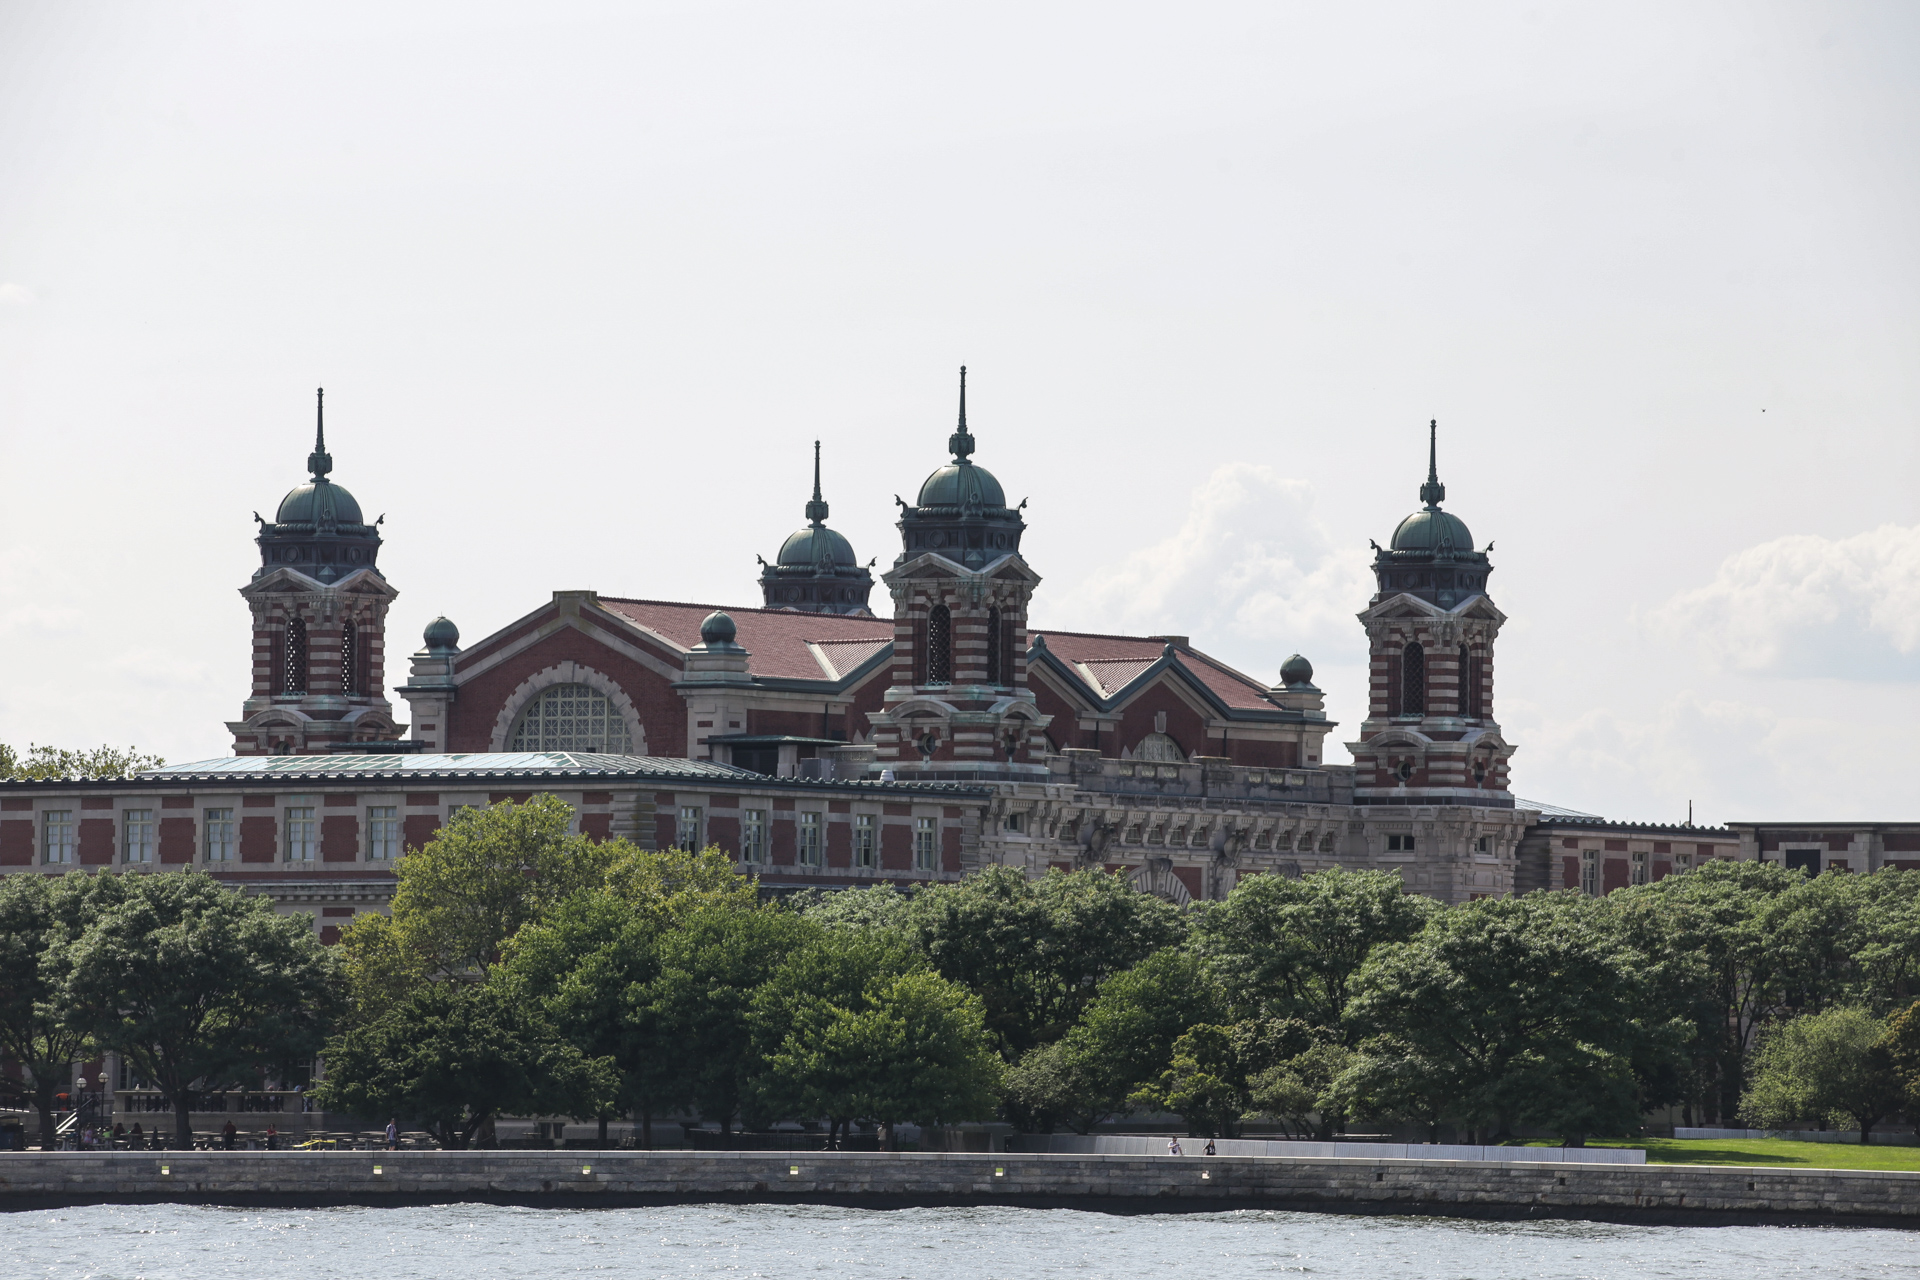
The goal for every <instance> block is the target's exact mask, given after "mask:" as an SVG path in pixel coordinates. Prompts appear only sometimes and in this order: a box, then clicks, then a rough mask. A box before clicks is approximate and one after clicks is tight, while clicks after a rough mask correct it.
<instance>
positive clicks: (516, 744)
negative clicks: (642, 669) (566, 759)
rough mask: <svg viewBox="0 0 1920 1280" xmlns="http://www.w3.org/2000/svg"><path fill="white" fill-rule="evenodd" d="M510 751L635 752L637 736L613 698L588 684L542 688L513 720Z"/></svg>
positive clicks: (605, 753) (627, 753) (508, 738)
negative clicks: (633, 733) (628, 725)
mask: <svg viewBox="0 0 1920 1280" xmlns="http://www.w3.org/2000/svg"><path fill="white" fill-rule="evenodd" d="M507 750H509V751H590V752H595V753H598V754H602V755H614V756H626V755H632V754H633V737H632V735H631V734H629V733H628V732H627V722H626V720H625V719H624V718H622V716H621V715H620V709H619V708H618V707H616V706H614V705H613V700H612V699H610V698H608V697H607V695H606V694H604V693H601V692H600V691H599V690H598V689H594V688H591V687H590V686H588V685H584V684H557V685H554V686H553V687H552V688H551V689H542V690H541V691H540V693H539V695H538V696H537V697H535V698H534V700H533V701H532V702H529V703H528V704H527V705H526V707H525V709H523V710H522V711H521V712H520V716H519V718H518V719H516V720H515V721H514V722H513V732H512V733H510V734H508V735H507Z"/></svg>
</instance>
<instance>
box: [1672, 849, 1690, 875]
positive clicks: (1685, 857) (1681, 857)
mask: <svg viewBox="0 0 1920 1280" xmlns="http://www.w3.org/2000/svg"><path fill="white" fill-rule="evenodd" d="M1692 866H1693V855H1692V854H1690V853H1676V854H1674V855H1673V869H1674V870H1675V871H1686V870H1689V869H1690V868H1692Z"/></svg>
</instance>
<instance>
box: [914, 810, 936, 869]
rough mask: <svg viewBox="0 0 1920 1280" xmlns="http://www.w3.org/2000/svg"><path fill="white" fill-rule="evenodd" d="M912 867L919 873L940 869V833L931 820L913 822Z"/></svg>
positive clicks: (922, 819)
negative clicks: (919, 871)
mask: <svg viewBox="0 0 1920 1280" xmlns="http://www.w3.org/2000/svg"><path fill="white" fill-rule="evenodd" d="M913 865H914V867H915V868H916V869H918V870H921V871H938V870H939V869H940V833H939V832H938V830H936V828H935V824H934V820H933V819H932V818H915V819H914V820H913Z"/></svg>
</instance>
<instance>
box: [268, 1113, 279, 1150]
mask: <svg viewBox="0 0 1920 1280" xmlns="http://www.w3.org/2000/svg"><path fill="white" fill-rule="evenodd" d="M279 1136H280V1131H279V1130H278V1129H276V1128H274V1127H273V1122H272V1121H271V1120H269V1121H268V1122H267V1150H269V1151H271V1150H273V1142H274V1139H275V1138H278V1137H279Z"/></svg>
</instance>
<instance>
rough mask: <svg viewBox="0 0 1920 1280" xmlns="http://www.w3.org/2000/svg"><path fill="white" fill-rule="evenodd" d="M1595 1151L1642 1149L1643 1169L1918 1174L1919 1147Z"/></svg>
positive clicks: (1705, 1146) (1729, 1143) (1750, 1142)
mask: <svg viewBox="0 0 1920 1280" xmlns="http://www.w3.org/2000/svg"><path fill="white" fill-rule="evenodd" d="M1589 1145H1591V1146H1596V1147H1645V1148H1646V1149H1647V1163H1648V1164H1779V1165H1791V1166H1793V1167H1795V1168H1799V1169H1909V1170H1914V1171H1920V1147H1863V1146H1860V1145H1859V1144H1857V1143H1844V1142H1794V1141H1792V1140H1790V1139H1787V1138H1701V1139H1692V1138H1689V1139H1686V1140H1684V1141H1683V1140H1681V1139H1678V1138H1646V1139H1643V1140H1642V1141H1639V1142H1624V1141H1613V1142H1593V1143H1590V1144H1589Z"/></svg>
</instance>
